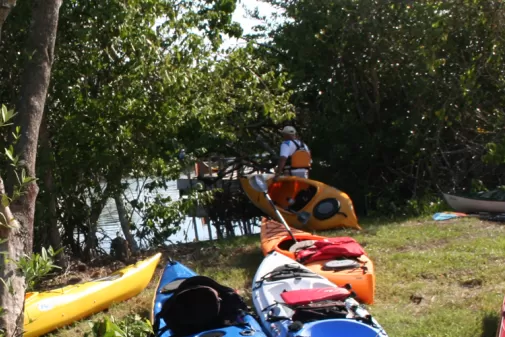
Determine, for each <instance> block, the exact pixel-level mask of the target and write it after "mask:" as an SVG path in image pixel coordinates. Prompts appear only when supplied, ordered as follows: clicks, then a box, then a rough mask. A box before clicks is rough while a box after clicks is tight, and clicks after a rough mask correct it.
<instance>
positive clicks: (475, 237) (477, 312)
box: [50, 218, 505, 337]
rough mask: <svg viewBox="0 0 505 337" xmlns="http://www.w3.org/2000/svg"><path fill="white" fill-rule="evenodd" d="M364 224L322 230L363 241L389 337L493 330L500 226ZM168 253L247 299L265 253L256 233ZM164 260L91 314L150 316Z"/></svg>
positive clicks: (503, 251)
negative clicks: (141, 285)
mask: <svg viewBox="0 0 505 337" xmlns="http://www.w3.org/2000/svg"><path fill="white" fill-rule="evenodd" d="M363 228H364V229H365V230H364V231H363V232H361V233H356V232H354V231H350V230H343V231H342V230H341V231H329V232H325V233H323V235H327V236H337V235H338V236H344V235H345V236H347V235H349V236H353V237H354V238H355V239H356V240H358V241H359V242H360V243H361V244H362V245H363V246H364V248H365V250H366V251H367V253H368V255H369V256H370V257H371V259H372V260H373V262H374V264H375V269H376V277H377V289H376V299H375V304H374V305H372V306H369V309H370V311H371V313H372V314H373V315H374V316H375V317H376V318H377V320H378V321H379V322H380V323H381V324H382V326H383V327H384V328H385V329H386V331H387V332H388V334H389V335H390V336H392V337H393V336H401V337H452V336H454V337H494V336H495V334H496V330H497V327H498V323H499V312H500V307H501V303H502V300H503V297H504V296H505V277H504V276H505V227H504V226H503V225H500V224H499V223H490V222H483V221H480V220H477V219H475V218H466V219H465V218H463V219H457V220H450V221H446V222H435V221H431V220H429V219H414V220H405V221H401V222H387V221H379V220H365V221H363ZM165 255H167V256H168V255H171V256H172V257H173V258H175V259H177V260H179V261H181V262H182V263H184V264H186V265H188V266H189V267H191V268H193V269H195V270H196V271H197V272H198V273H201V274H204V275H207V276H210V277H213V278H215V279H216V280H217V281H219V282H222V283H224V284H226V285H229V286H231V287H234V288H236V289H239V290H240V292H241V294H242V295H244V297H246V298H247V299H249V298H250V285H251V280H252V277H253V275H254V273H255V271H256V268H257V267H258V265H259V263H260V262H261V259H262V254H261V252H260V248H259V238H258V236H257V235H256V236H251V237H241V238H236V239H233V240H228V241H225V242H211V243H201V244H198V245H192V246H191V248H187V247H182V248H175V249H173V250H171V251H168V252H167V254H165ZM162 266H163V264H160V266H159V269H158V270H157V273H156V276H155V277H154V278H153V281H152V282H151V284H150V285H149V287H148V288H147V289H146V290H145V291H144V292H143V293H142V294H140V295H139V296H137V297H135V298H133V299H131V300H129V301H126V302H123V303H119V304H116V305H114V306H112V307H111V308H110V309H109V311H108V313H100V314H97V315H95V316H93V317H91V318H90V319H91V320H96V319H99V318H101V317H103V316H104V315H106V314H107V315H113V316H114V317H116V318H121V317H124V316H125V315H128V314H131V313H138V314H140V315H144V316H146V317H148V313H149V310H150V306H151V301H152V296H153V293H154V286H155V285H156V284H157V282H158V280H159V276H160V273H161V269H162ZM87 330H89V323H88V321H80V322H77V323H76V324H74V325H71V326H69V327H68V328H64V329H60V330H59V331H57V332H55V333H53V334H50V336H54V337H69V336H79V335H82V334H83V332H84V331H87Z"/></svg>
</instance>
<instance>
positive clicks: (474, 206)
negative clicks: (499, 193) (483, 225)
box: [444, 193, 505, 213]
mask: <svg viewBox="0 0 505 337" xmlns="http://www.w3.org/2000/svg"><path fill="white" fill-rule="evenodd" d="M444 199H445V201H447V203H448V204H449V206H451V207H452V208H453V209H454V210H455V211H456V212H462V213H505V201H498V200H485V199H474V198H468V197H460V196H457V195H452V194H447V193H444Z"/></svg>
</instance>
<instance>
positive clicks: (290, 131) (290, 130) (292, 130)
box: [281, 125, 296, 135]
mask: <svg viewBox="0 0 505 337" xmlns="http://www.w3.org/2000/svg"><path fill="white" fill-rule="evenodd" d="M281 133H284V134H287V135H296V129H295V128H294V127H292V126H289V125H288V126H285V127H284V129H282V130H281Z"/></svg>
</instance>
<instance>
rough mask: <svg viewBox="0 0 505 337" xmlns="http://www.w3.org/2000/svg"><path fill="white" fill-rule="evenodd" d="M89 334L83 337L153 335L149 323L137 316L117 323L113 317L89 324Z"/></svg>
mask: <svg viewBox="0 0 505 337" xmlns="http://www.w3.org/2000/svg"><path fill="white" fill-rule="evenodd" d="M90 325H91V328H92V331H91V332H87V333H86V334H85V335H84V336H85V337H149V336H151V334H152V333H153V329H152V326H151V323H150V321H149V320H147V319H143V318H141V317H140V316H139V315H130V316H127V317H126V318H124V319H123V320H121V321H119V322H117V321H116V320H115V318H114V317H113V316H111V317H110V318H108V317H104V318H103V319H102V320H100V321H98V322H95V323H91V324H90Z"/></svg>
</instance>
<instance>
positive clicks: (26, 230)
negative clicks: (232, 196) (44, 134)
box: [0, 0, 62, 337]
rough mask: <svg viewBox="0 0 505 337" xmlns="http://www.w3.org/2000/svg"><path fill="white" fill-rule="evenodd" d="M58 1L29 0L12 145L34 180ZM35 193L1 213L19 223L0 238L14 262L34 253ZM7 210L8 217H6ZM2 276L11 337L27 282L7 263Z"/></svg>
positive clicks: (2, 322)
mask: <svg viewBox="0 0 505 337" xmlns="http://www.w3.org/2000/svg"><path fill="white" fill-rule="evenodd" d="M61 2H62V0H34V1H33V7H32V8H33V9H32V10H33V18H32V24H31V27H30V33H29V34H30V35H29V40H28V45H27V53H28V55H32V57H31V58H30V60H29V61H28V62H27V64H26V66H25V69H24V74H23V77H22V81H21V95H20V96H21V97H20V100H19V104H18V106H17V113H18V115H17V118H16V122H15V125H16V126H20V127H21V136H20V138H19V140H18V142H17V143H16V146H15V151H16V155H18V156H19V158H20V165H21V167H22V168H24V169H25V170H26V174H27V176H30V177H35V161H36V154H37V143H38V136H39V128H40V123H41V121H42V116H43V114H44V105H45V102H46V96H47V89H48V87H49V79H50V75H51V66H52V63H53V53H54V44H55V40H56V31H57V27H58V12H59V9H60V6H61ZM16 184H17V181H16V179H13V175H12V174H11V175H10V176H9V181H7V182H6V187H7V188H6V190H7V193H9V195H12V191H13V190H14V187H15V185H16ZM2 187H3V186H2ZM0 193H1V191H0ZM37 194H38V186H37V184H36V183H35V182H31V183H30V184H28V185H27V186H26V189H25V190H24V194H23V195H22V196H21V197H20V198H18V199H17V200H14V201H13V202H12V203H11V205H10V210H9V209H8V208H5V207H4V208H2V209H0V212H2V214H3V215H4V216H6V217H7V218H8V219H16V220H17V221H18V223H19V226H18V227H17V228H13V229H11V228H8V227H3V229H2V233H1V236H0V238H1V239H7V241H6V242H5V243H4V244H2V248H3V249H4V250H6V251H7V252H8V253H9V258H10V259H16V260H17V259H18V257H19V255H21V254H22V253H26V254H31V252H32V244H33V220H34V215H35V201H36V198H37ZM10 211H12V214H9V213H10ZM2 267H3V266H2ZM0 277H2V278H4V279H6V278H10V280H9V281H10V282H12V288H11V289H12V290H13V291H14V295H12V294H11V292H10V291H9V288H8V287H5V286H4V284H3V282H0V306H2V307H3V309H4V310H5V311H6V312H5V314H4V315H1V316H0V326H2V327H4V329H5V334H6V335H7V336H9V337H10V336H14V335H15V334H16V332H19V331H22V330H21V329H22V328H23V306H24V295H25V280H24V277H23V276H22V275H19V274H18V273H16V272H15V270H14V266H13V265H12V264H11V263H10V264H8V265H7V266H5V267H4V268H1V269H0Z"/></svg>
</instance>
